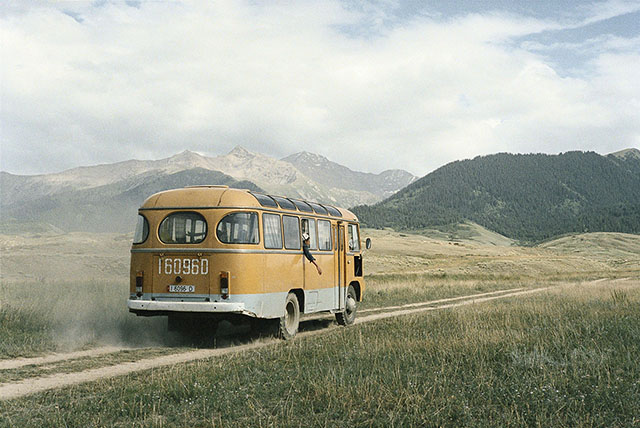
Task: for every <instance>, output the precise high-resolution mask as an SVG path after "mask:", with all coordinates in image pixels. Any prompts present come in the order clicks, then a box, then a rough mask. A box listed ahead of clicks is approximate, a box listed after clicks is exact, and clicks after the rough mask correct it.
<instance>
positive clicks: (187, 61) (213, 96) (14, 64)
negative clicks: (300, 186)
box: [0, 2, 640, 174]
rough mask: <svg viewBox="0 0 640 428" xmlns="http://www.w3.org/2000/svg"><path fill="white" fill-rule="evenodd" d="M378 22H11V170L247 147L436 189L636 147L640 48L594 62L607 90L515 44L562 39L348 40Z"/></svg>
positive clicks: (260, 18) (333, 6)
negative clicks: (439, 182) (491, 165)
mask: <svg viewBox="0 0 640 428" xmlns="http://www.w3.org/2000/svg"><path fill="white" fill-rule="evenodd" d="M203 5H204V6H203ZM612 10H613V8H612ZM617 10H618V11H619V10H620V9H617ZM64 12H66V13H64ZM367 13H368V12H366V11H355V10H347V9H345V8H344V7H342V6H341V4H340V3H338V2H321V3H311V2H309V3H307V2H305V3H302V4H299V3H297V4H293V5H291V4H288V5H286V6H283V5H280V6H276V7H271V6H264V5H262V6H256V5H250V4H241V3H238V2H216V3H199V2H193V3H192V2H186V3H178V2H167V3H165V2H144V3H142V4H141V5H140V6H139V7H129V6H127V5H126V4H124V3H115V4H112V3H106V4H104V5H102V6H91V5H87V4H80V5H78V4H76V3H64V4H62V6H60V7H59V8H54V7H52V6H49V5H48V4H41V5H40V6H37V7H34V8H30V9H27V10H21V11H15V10H5V12H4V13H3V14H2V18H1V21H0V26H1V27H2V28H1V29H0V31H1V34H2V48H1V57H2V59H3V60H2V65H1V66H0V67H1V70H2V92H1V98H2V113H1V118H0V120H1V126H2V131H1V132H2V135H1V137H2V169H3V170H9V171H12V172H24V173H35V172H41V171H52V170H59V169H62V168H67V167H71V166H76V165H82V164H94V163H102V162H111V161H116V160H124V159H129V158H132V157H138V158H158V157H162V156H168V155H171V154H174V153H176V152H179V151H182V150H184V149H192V150H197V151H199V152H203V153H208V154H217V153H221V152H224V151H227V150H229V149H231V148H232V147H233V146H234V145H237V144H241V145H243V146H245V147H247V148H249V149H251V150H255V151H260V152H264V153H268V154H272V155H274V156H286V155H288V154H291V153H293V152H297V151H301V150H307V151H311V152H316V153H320V154H323V155H325V156H327V157H329V158H330V159H332V160H335V161H337V162H340V163H343V164H346V165H348V166H349V167H351V168H354V169H360V170H373V171H380V170H383V169H386V168H404V169H408V170H410V171H412V172H414V173H417V174H424V173H426V172H428V171H430V170H432V169H433V168H436V167H438V166H440V165H442V164H444V163H445V162H448V161H451V160H455V159H459V158H462V157H471V156H475V155H477V154H488V153H493V152H497V151H511V152H536V151H547V152H558V151H565V150H571V149H585V150H586V149H592V150H597V151H600V152H607V151H613V150H615V149H619V148H623V147H628V146H633V145H636V146H637V145H638V138H639V137H638V136H639V135H640V120H638V117H637V113H635V112H637V111H639V110H638V109H637V108H636V110H635V111H633V110H632V107H634V106H635V107H637V103H638V99H639V98H640V89H639V88H638V84H637V83H636V82H637V78H636V77H635V76H637V75H638V64H639V61H638V57H637V55H635V54H634V53H633V52H634V51H633V48H634V47H636V46H637V43H635V44H633V43H632V44H629V42H628V40H627V39H621V38H618V39H617V42H616V47H615V48H613V47H612V48H611V49H606V48H603V50H602V52H601V53H599V54H598V56H596V57H595V58H594V59H593V62H592V63H591V65H592V67H593V70H594V73H593V74H590V75H588V76H587V77H583V78H580V79H578V78H566V77H560V76H558V74H557V73H556V72H555V71H554V70H553V69H552V68H551V67H550V66H549V65H548V64H547V63H546V61H545V59H544V58H543V57H541V56H538V55H536V54H535V53H533V52H532V51H529V50H527V49H525V48H522V47H520V48H514V47H512V46H509V44H508V43H503V42H505V41H508V40H509V39H510V38H513V37H517V36H522V35H526V34H531V33H536V32H540V31H544V30H547V29H553V28H558V25H557V24H556V23H554V22H551V21H550V22H546V21H541V20H536V19H531V18H526V17H518V16H512V15H501V14H491V15H486V16H482V15H469V16H466V17H461V18H457V19H454V20H434V19H431V18H426V17H422V18H416V19H413V20H411V21H408V22H407V23H405V24H404V25H395V26H394V27H393V28H391V29H385V28H384V26H383V25H382V24H381V23H382V22H384V16H383V15H381V14H380V13H376V14H374V15H373V17H374V18H375V19H374V21H375V22H374V23H372V24H371V25H374V26H376V29H377V30H376V31H375V32H369V33H368V34H369V35H368V36H367V37H358V36H355V35H354V34H351V33H345V32H344V31H341V30H340V29H341V28H344V27H347V26H350V27H353V26H358V25H364V24H363V22H367V20H368V19H369V18H371V16H370V15H367ZM605 13H606V11H605V12H602V13H601V14H600V15H598V16H604V14H605ZM525 47H526V46H525Z"/></svg>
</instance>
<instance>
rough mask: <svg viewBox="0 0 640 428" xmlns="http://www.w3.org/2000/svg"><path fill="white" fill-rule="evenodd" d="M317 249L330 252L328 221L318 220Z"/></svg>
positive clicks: (329, 224)
mask: <svg viewBox="0 0 640 428" xmlns="http://www.w3.org/2000/svg"><path fill="white" fill-rule="evenodd" d="M318 247H319V249H320V250H324V251H331V223H330V222H329V221H328V220H318Z"/></svg>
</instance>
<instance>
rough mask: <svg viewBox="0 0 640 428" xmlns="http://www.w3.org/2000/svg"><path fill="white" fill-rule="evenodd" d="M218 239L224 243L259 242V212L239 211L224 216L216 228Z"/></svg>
mask: <svg viewBox="0 0 640 428" xmlns="http://www.w3.org/2000/svg"><path fill="white" fill-rule="evenodd" d="M216 236H217V237H218V240H220V242H222V243H224V244H257V243H258V242H259V238H258V214H257V213H253V212H249V213H247V212H238V213H231V214H227V215H226V216H224V218H223V219H222V220H220V223H218V227H217V228H216Z"/></svg>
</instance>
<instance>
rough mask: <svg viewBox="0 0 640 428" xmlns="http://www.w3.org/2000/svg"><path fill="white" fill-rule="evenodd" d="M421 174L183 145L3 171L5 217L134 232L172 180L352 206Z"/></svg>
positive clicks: (11, 222) (13, 225) (20, 225)
mask: <svg viewBox="0 0 640 428" xmlns="http://www.w3.org/2000/svg"><path fill="white" fill-rule="evenodd" d="M323 170H324V172H323ZM326 171H329V173H326ZM416 178H417V177H415V176H413V175H412V174H410V173H408V172H406V171H402V170H390V171H385V172H383V173H381V174H370V173H362V172H356V171H352V170H350V169H349V168H347V167H344V166H342V165H339V164H337V163H334V162H332V161H330V160H328V159H327V158H325V157H323V156H320V155H316V154H312V153H307V152H303V153H298V154H295V155H292V156H289V157H287V158H284V159H275V158H272V157H269V156H266V155H263V154H260V153H252V152H249V151H248V150H246V149H244V148H242V147H236V148H234V149H233V150H232V151H231V152H229V153H227V154H226V155H221V156H217V157H207V156H203V155H200V154H198V153H194V152H191V151H184V152H182V153H179V154H176V155H174V156H171V157H169V158H166V159H160V160H148V161H142V160H129V161H124V162H118V163H114V164H104V165H96V166H86V167H79V168H74V169H70V170H67V171H63V172H60V173H55V174H43V175H33V176H24V175H14V174H9V173H6V172H0V213H1V215H0V224H1V225H2V228H3V229H4V230H5V231H7V230H9V231H16V230H17V231H22V230H23V229H24V228H25V227H29V228H34V229H41V228H42V227H45V226H44V225H46V227H51V228H54V229H56V230H58V229H59V230H63V231H94V232H112V231H113V232H128V231H130V229H131V227H132V222H133V221H134V219H135V214H136V210H137V208H138V207H139V206H140V204H141V203H142V202H143V201H144V199H145V198H146V197H148V196H150V195H151V194H153V193H156V192H159V191H161V190H166V189H171V188H177V187H184V186H187V185H196V184H226V185H229V186H230V187H236V188H246V189H252V190H258V191H264V192H268V193H271V194H278V195H285V196H289V197H296V198H302V199H307V200H311V201H317V202H322V203H328V204H333V205H338V206H343V207H349V206H353V205H358V204H370V203H375V202H377V201H380V200H382V199H384V198H385V197H387V196H389V195H391V194H393V193H394V192H396V191H398V190H400V189H401V188H403V187H405V186H406V185H407V184H409V183H411V182H412V181H414V180H415V179H416ZM46 227H45V228H46Z"/></svg>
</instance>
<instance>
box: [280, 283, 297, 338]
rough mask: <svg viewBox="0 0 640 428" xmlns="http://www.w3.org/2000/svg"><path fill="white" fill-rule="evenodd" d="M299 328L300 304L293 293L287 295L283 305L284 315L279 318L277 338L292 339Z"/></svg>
mask: <svg viewBox="0 0 640 428" xmlns="http://www.w3.org/2000/svg"><path fill="white" fill-rule="evenodd" d="M299 326H300V304H299V303H298V297H297V296H296V295H295V293H289V294H288V295H287V300H285V303H284V315H283V316H282V317H281V318H280V325H279V328H278V336H280V337H281V338H282V339H284V340H289V339H293V337H294V336H295V335H296V333H297V332H298V327H299Z"/></svg>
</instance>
